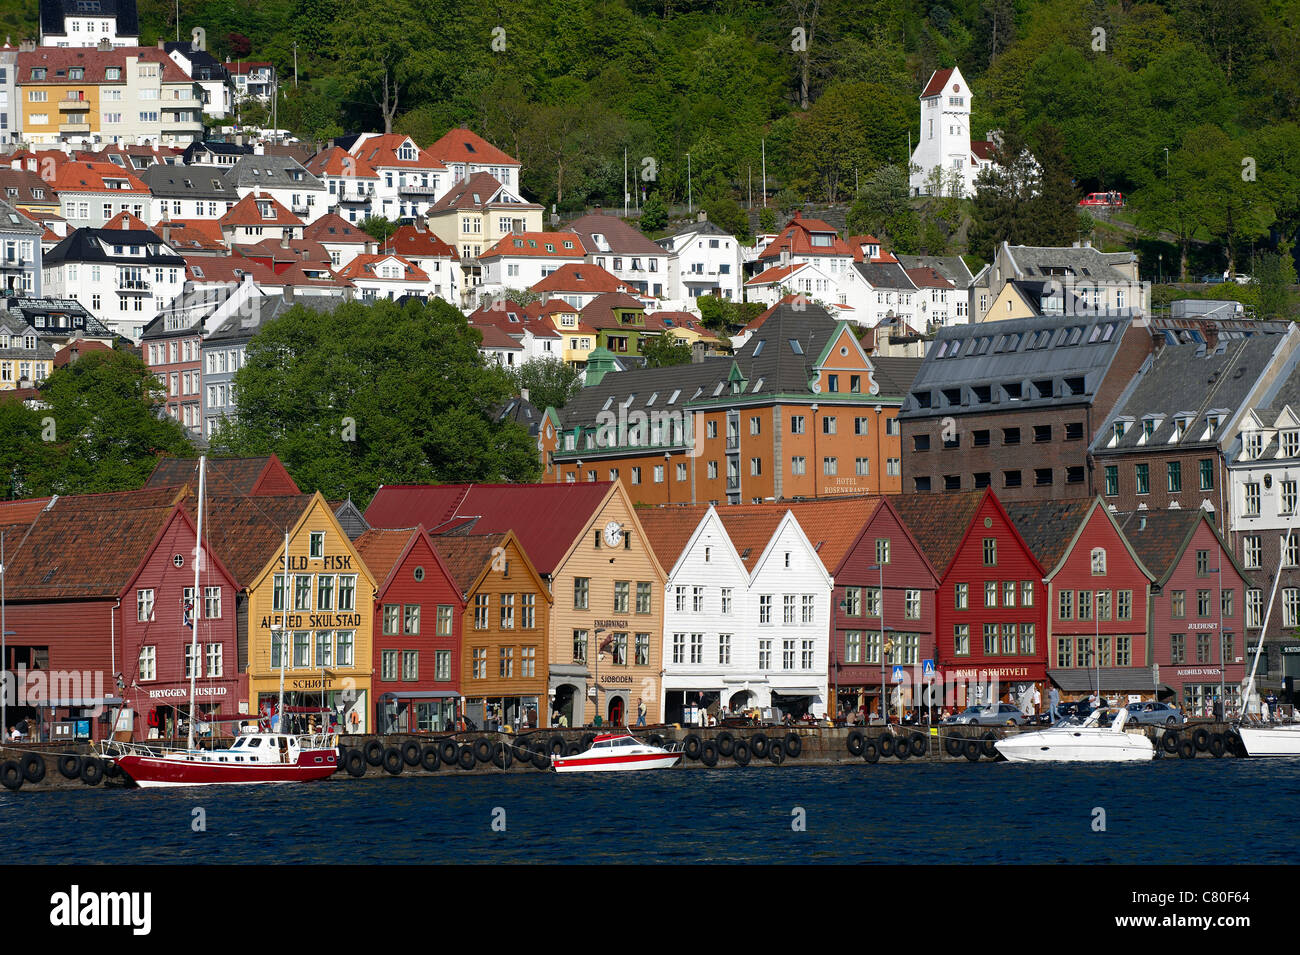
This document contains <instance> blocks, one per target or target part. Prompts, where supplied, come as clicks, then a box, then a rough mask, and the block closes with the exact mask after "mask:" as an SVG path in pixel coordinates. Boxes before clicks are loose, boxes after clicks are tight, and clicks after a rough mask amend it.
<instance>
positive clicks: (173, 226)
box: [154, 219, 227, 255]
mask: <svg viewBox="0 0 1300 955" xmlns="http://www.w3.org/2000/svg"><path fill="white" fill-rule="evenodd" d="M212 224H213V225H214V226H216V225H217V222H216V220H215V219H214V220H213V221H212ZM154 231H156V232H157V233H158V235H159V236H161V237H162V240H163V241H164V242H166V243H167V244H168V245H169V246H171V247H172V248H173V249H175V250H176V252H177V253H178V254H180V255H184V254H185V253H186V252H218V253H223V252H225V251H227V250H226V246H225V243H223V242H221V241H220V240H218V239H214V238H213V237H212V236H211V235H210V234H208V233H207V232H206V231H204V230H202V229H195V228H193V227H192V226H189V225H185V224H183V223H180V222H178V221H177V220H175V219H173V220H170V221H168V220H163V221H162V222H160V223H158V227H157V229H155V230H154ZM217 231H218V232H220V231H221V229H220V226H218V227H217Z"/></svg>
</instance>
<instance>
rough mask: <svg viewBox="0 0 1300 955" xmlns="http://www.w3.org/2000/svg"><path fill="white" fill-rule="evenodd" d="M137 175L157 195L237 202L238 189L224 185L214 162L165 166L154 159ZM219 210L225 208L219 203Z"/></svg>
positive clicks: (160, 197)
mask: <svg viewBox="0 0 1300 955" xmlns="http://www.w3.org/2000/svg"><path fill="white" fill-rule="evenodd" d="M137 175H138V176H139V177H140V179H141V180H143V181H144V184H145V185H146V186H148V187H149V191H150V192H152V193H153V194H154V195H155V196H157V197H158V198H159V199H216V200H220V201H222V202H225V201H227V200H228V201H230V202H238V201H239V193H237V192H236V191H235V190H234V189H233V188H232V187H230V186H227V185H226V183H225V180H224V177H223V175H222V170H220V169H218V168H217V167H215V166H167V165H163V164H161V163H155V164H154V165H152V166H149V167H148V168H146V169H142V170H140V171H139V172H138V173H137ZM221 211H222V212H223V213H224V212H225V211H226V210H225V208H224V207H223V208H222V209H221Z"/></svg>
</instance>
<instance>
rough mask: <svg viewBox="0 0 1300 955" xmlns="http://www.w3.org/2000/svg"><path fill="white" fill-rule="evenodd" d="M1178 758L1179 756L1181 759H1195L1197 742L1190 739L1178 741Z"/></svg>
mask: <svg viewBox="0 0 1300 955" xmlns="http://www.w3.org/2000/svg"><path fill="white" fill-rule="evenodd" d="M1178 758H1179V759H1195V758H1196V744H1195V743H1194V742H1192V741H1191V740H1190V739H1185V740H1181V741H1180V742H1179V743H1178Z"/></svg>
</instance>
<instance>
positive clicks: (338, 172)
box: [303, 146, 379, 179]
mask: <svg viewBox="0 0 1300 955" xmlns="http://www.w3.org/2000/svg"><path fill="white" fill-rule="evenodd" d="M303 166H304V167H305V168H306V169H307V170H308V171H309V172H311V173H312V174H313V175H315V176H317V177H320V176H342V177H346V178H348V179H378V178H379V173H377V172H375V170H374V167H372V166H371V165H370V163H368V162H366V161H365V160H364V159H362V158H361V157H360V156H354V155H352V154H351V153H349V152H348V151H347V150H346V149H344V148H343V147H341V146H331V147H329V148H328V149H322V150H321V151H320V152H318V153H317V154H316V155H314V156H312V157H311V158H310V159H308V160H307V161H306V162H305V163H303Z"/></svg>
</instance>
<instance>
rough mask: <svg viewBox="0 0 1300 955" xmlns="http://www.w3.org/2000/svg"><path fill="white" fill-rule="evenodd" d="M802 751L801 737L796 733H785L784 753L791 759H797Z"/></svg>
mask: <svg viewBox="0 0 1300 955" xmlns="http://www.w3.org/2000/svg"><path fill="white" fill-rule="evenodd" d="M802 752H803V737H802V736H800V735H799V734H798V733H786V734H785V755H787V756H789V757H790V758H791V759H798V758H799V754H800V753H802Z"/></svg>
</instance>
